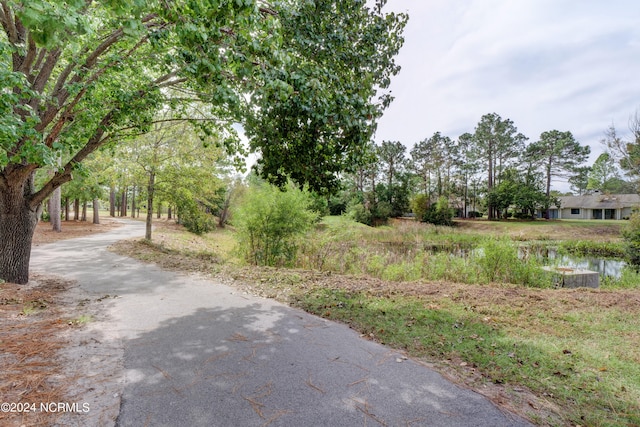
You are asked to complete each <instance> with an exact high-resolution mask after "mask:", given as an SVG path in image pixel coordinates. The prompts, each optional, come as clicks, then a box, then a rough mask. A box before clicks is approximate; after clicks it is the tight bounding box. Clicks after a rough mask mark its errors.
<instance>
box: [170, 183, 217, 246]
mask: <svg viewBox="0 0 640 427" xmlns="http://www.w3.org/2000/svg"><path fill="white" fill-rule="evenodd" d="M175 199H176V206H177V208H178V216H179V219H180V223H181V224H182V225H184V227H185V228H186V229H187V230H188V231H190V232H191V233H194V234H198V235H201V234H204V233H208V232H209V231H211V230H213V229H214V228H215V227H216V223H215V218H214V217H213V216H212V215H211V214H208V213H206V212H205V211H204V207H203V206H201V205H200V204H199V203H198V202H197V201H196V200H195V199H194V198H193V195H192V194H191V192H189V191H187V190H184V189H180V190H177V191H176V194H175Z"/></svg>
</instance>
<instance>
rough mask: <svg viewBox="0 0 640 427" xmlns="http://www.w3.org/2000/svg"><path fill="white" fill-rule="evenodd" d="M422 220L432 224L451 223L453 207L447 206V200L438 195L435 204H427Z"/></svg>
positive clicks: (448, 224) (449, 224)
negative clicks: (427, 207)
mask: <svg viewBox="0 0 640 427" xmlns="http://www.w3.org/2000/svg"><path fill="white" fill-rule="evenodd" d="M422 221H423V222H428V223H430V224H434V225H447V226H451V225H453V209H452V208H451V207H450V206H449V201H448V200H447V199H446V198H445V197H440V198H439V199H438V202H437V203H436V204H435V205H431V206H429V209H427V211H426V212H425V214H424V216H423V217H422Z"/></svg>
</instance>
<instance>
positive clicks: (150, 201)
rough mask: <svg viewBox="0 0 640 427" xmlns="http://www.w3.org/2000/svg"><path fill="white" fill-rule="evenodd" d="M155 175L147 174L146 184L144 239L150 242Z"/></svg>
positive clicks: (152, 173)
mask: <svg viewBox="0 0 640 427" xmlns="http://www.w3.org/2000/svg"><path fill="white" fill-rule="evenodd" d="M155 181H156V174H155V172H149V182H148V183H147V223H146V228H145V232H144V238H145V239H147V240H151V226H152V223H153V193H154V190H155Z"/></svg>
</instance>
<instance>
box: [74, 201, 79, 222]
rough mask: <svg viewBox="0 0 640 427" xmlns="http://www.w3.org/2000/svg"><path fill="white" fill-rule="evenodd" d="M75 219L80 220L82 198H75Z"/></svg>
mask: <svg viewBox="0 0 640 427" xmlns="http://www.w3.org/2000/svg"><path fill="white" fill-rule="evenodd" d="M73 220H74V221H78V220H80V199H74V200H73Z"/></svg>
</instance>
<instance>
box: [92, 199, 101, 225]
mask: <svg viewBox="0 0 640 427" xmlns="http://www.w3.org/2000/svg"><path fill="white" fill-rule="evenodd" d="M93 223H94V224H100V201H99V200H98V199H93Z"/></svg>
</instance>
